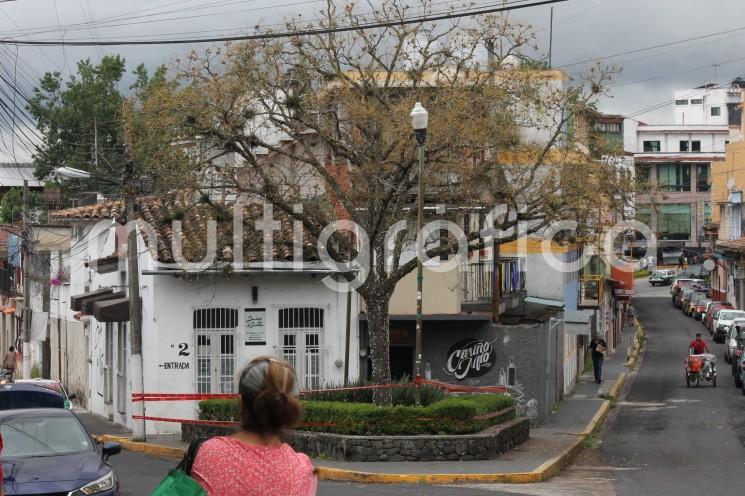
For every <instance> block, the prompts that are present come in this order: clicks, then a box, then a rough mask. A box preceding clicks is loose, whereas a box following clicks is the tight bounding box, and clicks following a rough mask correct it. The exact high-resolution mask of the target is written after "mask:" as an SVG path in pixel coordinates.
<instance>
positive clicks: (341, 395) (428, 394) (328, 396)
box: [301, 377, 447, 406]
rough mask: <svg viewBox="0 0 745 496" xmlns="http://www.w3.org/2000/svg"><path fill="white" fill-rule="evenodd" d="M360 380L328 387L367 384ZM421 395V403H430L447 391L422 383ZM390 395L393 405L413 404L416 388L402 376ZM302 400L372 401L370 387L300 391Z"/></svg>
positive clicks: (445, 395)
mask: <svg viewBox="0 0 745 496" xmlns="http://www.w3.org/2000/svg"><path fill="white" fill-rule="evenodd" d="M368 385H369V384H365V383H363V382H362V381H354V382H351V383H349V384H347V385H346V386H345V385H344V384H329V385H328V388H329V389H339V388H357V387H363V386H368ZM419 392H420V395H421V404H422V405H424V406H427V405H431V404H432V403H436V402H438V401H440V400H442V399H445V398H446V397H447V393H446V392H445V391H443V390H442V389H440V388H439V387H437V386H432V385H430V384H423V385H421V386H419ZM391 396H392V397H393V404H394V405H414V404H416V388H415V387H413V386H412V384H411V379H409V378H408V377H404V378H402V379H401V380H400V381H398V382H396V383H395V384H394V385H393V387H392V388H391ZM301 398H302V399H304V400H309V401H340V402H346V403H372V400H373V390H372V389H346V390H344V391H317V392H312V393H302V396H301Z"/></svg>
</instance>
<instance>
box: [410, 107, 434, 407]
mask: <svg viewBox="0 0 745 496" xmlns="http://www.w3.org/2000/svg"><path fill="white" fill-rule="evenodd" d="M409 115H410V116H411V127H413V128H414V134H415V135H416V141H417V143H418V144H419V174H418V175H419V189H418V192H417V196H416V200H417V254H416V255H417V263H416V350H415V352H414V353H415V358H414V377H415V379H416V381H417V382H418V381H419V380H420V379H421V377H422V285H423V282H424V270H423V267H422V256H423V254H421V253H419V237H420V236H421V237H422V239H421V243H422V250H423V249H424V236H423V233H422V228H423V227H424V181H423V175H424V143H425V141H427V122H428V120H429V113H428V112H427V110H426V109H425V108H424V107H422V104H421V102H416V104H415V105H414V109H413V110H412V111H411V114H409ZM416 402H417V404H421V392H420V390H419V386H418V385H417V387H416Z"/></svg>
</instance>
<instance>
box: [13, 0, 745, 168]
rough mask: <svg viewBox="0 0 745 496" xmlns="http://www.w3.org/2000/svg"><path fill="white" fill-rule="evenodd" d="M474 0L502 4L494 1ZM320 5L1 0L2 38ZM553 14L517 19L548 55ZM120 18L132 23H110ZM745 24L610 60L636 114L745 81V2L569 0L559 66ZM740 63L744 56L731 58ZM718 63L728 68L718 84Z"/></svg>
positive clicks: (128, 51)
mask: <svg viewBox="0 0 745 496" xmlns="http://www.w3.org/2000/svg"><path fill="white" fill-rule="evenodd" d="M476 3H477V4H490V5H491V4H494V2H493V0H476ZM322 5H323V2H313V1H308V0H274V1H268V0H129V1H128V2H122V1H121V0H16V1H13V2H7V3H0V36H2V37H3V38H18V37H19V36H22V35H27V34H28V33H30V32H32V31H38V34H35V35H33V37H35V38H37V39H60V38H61V37H65V38H66V39H88V38H91V37H97V38H99V39H111V38H115V37H122V36H126V37H133V36H140V37H143V38H153V37H166V36H169V35H172V37H179V36H187V37H200V36H207V35H218V34H229V33H235V32H236V31H237V30H239V29H241V28H244V29H246V28H248V29H249V30H251V29H252V28H253V27H254V26H256V25H257V24H261V25H264V26H266V25H267V24H269V23H274V22H278V21H280V20H281V19H282V17H283V16H291V15H297V14H302V15H303V16H304V18H311V17H313V14H314V12H316V11H317V9H319V8H320V7H321V6H322ZM549 12H550V7H548V6H542V7H535V8H531V9H527V10H520V11H516V12H515V13H513V14H512V15H513V17H514V18H515V19H518V20H521V21H525V22H529V23H530V24H532V25H533V26H534V27H535V29H536V31H537V33H538V35H539V39H540V41H541V44H542V49H543V51H544V52H547V51H548V32H549V28H548V26H549ZM119 16H125V17H127V19H120V20H115V19H111V18H113V17H119ZM90 21H93V24H94V25H95V26H97V27H96V28H94V29H91V27H90V24H86V23H89V22H90ZM105 23H109V25H104V24H105ZM115 24H119V25H118V26H117V25H115ZM741 27H742V28H743V29H742V30H740V31H735V32H732V33H729V34H723V35H719V36H716V37H711V38H706V39H701V40H695V41H691V42H687V43H681V44H677V45H674V46H668V47H665V48H658V49H655V50H650V51H646V52H642V53H637V54H633V55H626V56H620V57H615V58H608V59H605V60H604V62H605V63H607V64H612V65H617V66H620V67H622V68H623V71H622V73H621V74H619V75H618V76H616V81H615V82H614V83H613V84H614V86H613V88H612V89H613V98H611V99H607V100H604V101H603V102H602V104H601V110H603V111H606V112H611V113H619V114H623V115H628V114H631V113H634V112H636V111H639V110H641V109H645V108H647V107H650V106H653V105H658V104H664V103H665V102H667V101H669V100H670V99H671V98H672V91H673V90H674V89H676V88H688V87H695V86H700V85H702V84H704V83H706V82H713V81H717V82H722V81H726V80H731V79H733V78H734V77H737V76H745V1H742V0H706V1H702V0H568V1H567V2H564V3H559V4H556V5H555V7H554V40H553V65H554V67H556V68H563V67H562V66H565V65H567V64H572V63H574V62H578V61H582V60H586V59H590V58H594V57H607V56H609V55H613V54H616V53H619V52H624V51H628V50H635V49H639V48H645V47H649V46H653V45H658V44H664V43H668V42H672V41H677V40H683V39H687V38H693V37H698V36H703V35H708V34H711V33H716V32H721V31H726V30H733V29H737V28H741ZM36 28H39V29H38V30H37V29H36ZM19 29H20V30H22V32H21V34H19ZM188 49H189V47H188V46H184V45H176V46H162V47H158V46H145V47H104V48H103V49H101V50H98V49H95V48H67V49H66V50H63V49H62V48H59V47H54V48H36V47H20V48H19V49H18V60H19V64H18V67H17V68H11V71H13V70H15V72H16V73H17V74H18V77H19V78H24V77H25V78H26V81H29V82H30V81H31V76H35V77H38V76H39V75H40V74H42V73H43V72H45V71H51V70H59V71H62V72H66V71H67V70H68V68H69V67H70V66H71V65H74V63H75V62H76V61H77V60H79V59H80V58H84V57H91V58H93V60H97V59H98V58H99V57H100V55H101V53H121V54H122V55H124V56H125V57H126V59H127V61H128V63H129V64H128V65H129V66H130V68H132V67H134V66H135V65H136V64H137V63H139V62H145V63H146V64H147V65H148V66H150V67H153V66H155V65H157V64H159V63H164V62H168V61H170V60H172V59H173V58H174V57H177V56H179V55H180V54H182V53H184V52H186V51H188ZM738 58H741V59H742V60H739V61H732V60H733V59H738ZM0 63H2V64H3V65H5V67H6V68H8V67H9V66H10V65H15V49H14V48H13V47H10V48H8V49H6V50H5V54H4V57H3V58H2V59H0ZM715 64H720V65H719V67H717V68H716V79H715V69H714V67H713V66H714V65H715ZM583 68H584V69H586V68H587V66H586V65H585V66H583V65H573V66H570V67H565V70H567V72H569V73H570V74H571V73H575V72H577V71H581V70H582V69H583ZM641 80H648V81H646V82H641V83H640V82H639V81H641ZM0 96H2V95H0ZM16 104H17V105H20V102H17V103H16ZM637 118H638V119H640V120H643V121H645V122H648V123H665V122H669V121H671V120H672V109H671V107H670V106H664V107H663V108H661V109H659V110H656V111H654V112H649V113H645V114H643V115H639V116H638V117H637ZM7 139H8V138H7V137H6V140H7ZM8 145H9V143H8V144H6V147H7V146H8ZM2 148H3V145H2V143H0V154H2V155H4V157H2V159H3V160H12V154H9V153H7V152H6V153H3V152H2ZM15 148H16V158H17V160H19V161H21V160H24V159H28V158H29V156H28V153H27V152H26V151H25V150H24V149H23V147H22V146H20V145H19V144H18V143H16V147H15Z"/></svg>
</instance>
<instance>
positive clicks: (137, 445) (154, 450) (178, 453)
mask: <svg viewBox="0 0 745 496" xmlns="http://www.w3.org/2000/svg"><path fill="white" fill-rule="evenodd" d="M94 437H95V439H96V441H98V442H99V443H103V442H107V441H114V442H117V443H120V444H121V445H122V448H123V449H125V450H128V451H137V452H139V453H144V454H146V455H154V456H164V457H168V458H181V457H183V456H184V450H183V448H174V447H172V446H162V445H159V444H152V443H143V442H141V441H133V440H132V439H131V438H128V437H119V436H110V435H108V434H103V435H101V436H94Z"/></svg>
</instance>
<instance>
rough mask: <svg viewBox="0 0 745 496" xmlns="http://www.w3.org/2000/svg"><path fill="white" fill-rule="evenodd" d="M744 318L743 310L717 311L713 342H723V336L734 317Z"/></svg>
mask: <svg viewBox="0 0 745 496" xmlns="http://www.w3.org/2000/svg"><path fill="white" fill-rule="evenodd" d="M738 318H745V311H742V310H728V309H723V310H720V311H719V314H718V315H717V318H716V320H715V321H714V337H713V339H714V342H715V343H724V338H725V336H727V333H729V328H730V326H731V325H732V323H733V322H734V321H735V319H738Z"/></svg>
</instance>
